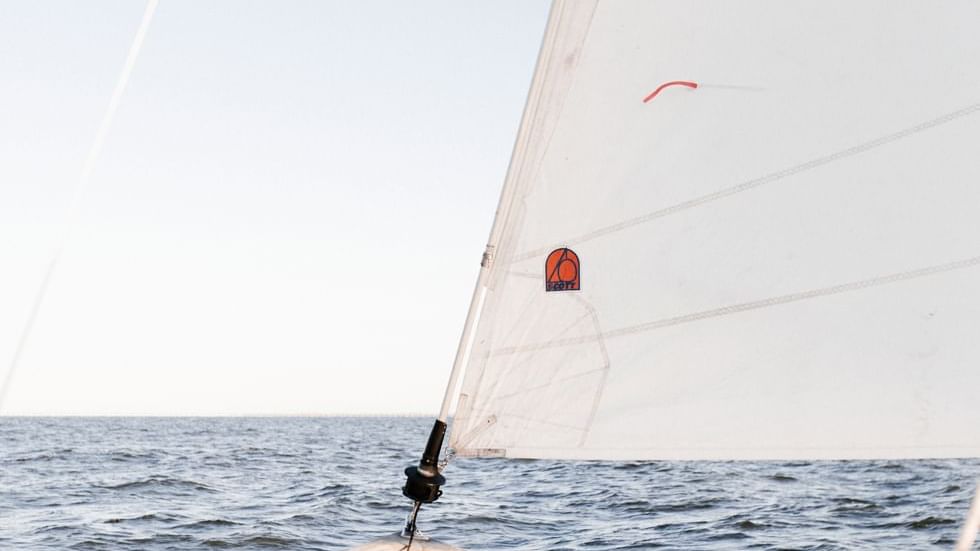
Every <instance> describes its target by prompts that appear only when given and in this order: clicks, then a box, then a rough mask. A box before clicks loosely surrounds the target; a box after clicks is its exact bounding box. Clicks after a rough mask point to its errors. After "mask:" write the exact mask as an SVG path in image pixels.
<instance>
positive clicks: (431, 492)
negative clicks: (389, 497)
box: [402, 421, 446, 503]
mask: <svg viewBox="0 0 980 551" xmlns="http://www.w3.org/2000/svg"><path fill="white" fill-rule="evenodd" d="M445 438H446V423H444V422H442V421H436V422H435V425H433V426H432V432H431V433H429V441H428V442H427V443H426V445H425V452H424V453H422V460H421V461H419V464H418V466H417V467H409V468H407V469H405V477H406V479H405V486H404V487H403V488H402V494H404V495H405V497H407V498H408V499H411V500H412V501H416V502H418V503H432V502H433V501H435V500H437V499H439V496H441V495H442V490H440V489H439V488H440V486H442V485H443V484H445V483H446V477H444V476H442V475H441V474H439V453H440V451H441V450H442V443H443V440H445Z"/></svg>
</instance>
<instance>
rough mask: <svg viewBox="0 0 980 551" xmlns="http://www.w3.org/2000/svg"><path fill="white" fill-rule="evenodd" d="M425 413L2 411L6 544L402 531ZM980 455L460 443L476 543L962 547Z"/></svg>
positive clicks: (60, 545) (455, 534)
mask: <svg viewBox="0 0 980 551" xmlns="http://www.w3.org/2000/svg"><path fill="white" fill-rule="evenodd" d="M430 426H431V421H430V420H429V419H423V418H224V419H196V418H176V419H170V418H0V549H2V550H8V549H25V550H44V549H58V550H62V549H75V550H126V549H133V550H147V551H155V550H164V549H166V550H184V549H236V550H237V549H241V550H251V549H256V550H257V549H289V550H305V549H309V550H334V549H336V550H340V549H346V548H348V547H349V546H351V545H354V544H359V543H364V542H366V541H368V540H370V539H373V538H375V537H380V536H382V535H385V534H388V533H392V532H394V531H396V530H397V528H398V527H399V526H400V525H401V523H402V521H403V520H404V518H405V515H406V514H407V512H408V507H409V503H408V502H407V500H405V499H404V498H403V497H402V496H401V494H400V490H399V488H400V486H401V483H402V469H403V468H404V467H405V466H406V465H407V464H409V463H411V462H413V461H415V460H416V459H417V455H418V454H419V452H420V451H421V447H422V445H423V444H424V441H425V438H426V436H427V434H428V429H429V428H430ZM978 474H980V462H978V461H974V460H969V461H965V460H964V461H902V462H889V461H874V462H870V461H861V462H817V463H806V462H792V463H788V462H755V463H737V462H644V463H603V462H559V461H515V460H497V459H483V460H457V461H455V462H453V463H452V464H451V465H450V467H449V469H448V470H447V472H446V476H447V478H448V479H449V482H448V485H447V486H445V487H444V490H445V495H444V497H443V499H442V500H440V501H439V502H438V503H436V504H434V505H431V506H427V507H425V508H423V510H422V514H421V516H420V526H421V527H422V529H423V530H425V531H426V532H428V533H431V534H433V535H435V536H437V537H438V538H440V539H442V540H446V541H449V542H452V543H454V544H457V545H460V546H462V547H465V548H467V549H472V550H482V549H487V550H491V549H494V550H504V549H527V550H572V549H575V550H592V551H605V550H618V549H622V550H625V549H631V550H635V549H704V550H734V549H772V550H776V549H781V550H789V549H814V550H816V549H820V550H838V549H840V550H844V549H847V550H852V549H903V550H913V549H951V547H952V544H953V542H954V540H955V538H956V535H957V533H958V530H959V526H960V523H961V521H962V519H963V516H964V515H965V512H966V509H967V508H968V506H969V501H970V498H971V495H972V490H973V484H974V480H975V479H976V477H977V475H978Z"/></svg>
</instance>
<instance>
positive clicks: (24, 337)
mask: <svg viewBox="0 0 980 551" xmlns="http://www.w3.org/2000/svg"><path fill="white" fill-rule="evenodd" d="M158 3H159V0H148V1H147V3H146V8H145V9H144V10H143V18H142V19H141V20H140V25H139V28H138V29H137V30H136V36H134V37H133V42H132V44H131V45H130V47H129V53H128V54H127V55H126V61H125V63H123V68H122V71H121V72H120V73H119V78H118V79H117V80H116V86H115V88H113V90H112V96H111V97H110V98H109V105H108V106H107V107H106V110H105V114H103V116H102V122H101V123H100V124H99V128H98V131H97V132H96V134H95V140H94V141H93V142H92V147H91V148H90V149H89V151H88V155H86V157H85V161H84V162H83V163H82V170H81V173H80V174H79V177H78V181H77V182H76V183H75V188H74V191H73V193H72V198H71V203H69V206H68V211H67V215H66V219H65V222H64V224H63V226H62V230H61V235H60V237H59V239H58V241H57V246H56V248H55V250H54V253H53V254H52V257H51V260H50V261H49V262H48V266H47V268H46V269H45V272H44V277H43V278H42V279H41V285H40V286H39V287H38V290H37V293H36V294H35V295H34V301H33V302H32V303H31V309H30V313H29V314H28V316H27V321H26V322H25V323H24V328H23V330H22V331H21V334H20V338H19V339H18V340H17V346H16V348H15V349H14V355H13V357H12V358H11V360H10V366H9V367H8V368H7V373H6V375H4V378H3V381H2V382H0V413H3V407H4V403H5V402H6V399H7V395H8V393H9V392H10V385H11V383H12V382H13V379H14V374H15V373H16V371H17V367H18V366H19V365H20V362H21V359H22V357H23V355H24V350H25V349H26V348H27V343H28V341H30V337H31V333H32V332H33V330H34V325H35V323H36V321H37V317H38V313H39V312H40V311H41V306H42V305H43V304H44V297H45V296H46V295H47V293H48V288H49V287H50V285H51V279H52V276H53V275H54V273H55V269H56V268H57V266H58V263H59V261H60V260H61V256H62V254H63V253H64V251H65V248H66V246H67V243H68V240H69V238H70V237H71V231H72V230H73V229H74V227H75V224H76V222H77V220H78V217H79V212H80V210H81V202H82V196H83V194H84V192H85V188H86V187H88V183H89V180H91V178H92V171H93V170H94V168H95V164H96V162H97V161H98V159H99V155H100V154H101V153H102V146H103V145H104V144H105V140H106V136H107V135H108V134H109V128H110V127H111V126H112V120H113V119H114V118H115V116H116V111H117V110H118V108H119V103H120V101H121V100H122V95H123V92H124V91H125V90H126V85H127V84H128V83H129V77H130V75H131V74H132V73H133V67H134V66H135V65H136V58H137V57H139V53H140V49H141V48H142V46H143V40H144V39H145V38H146V33H147V31H148V30H149V28H150V23H151V22H152V21H153V14H154V13H155V12H156V8H157V4H158Z"/></svg>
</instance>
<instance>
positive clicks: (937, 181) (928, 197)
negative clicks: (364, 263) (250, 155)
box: [450, 0, 980, 459]
mask: <svg viewBox="0 0 980 551" xmlns="http://www.w3.org/2000/svg"><path fill="white" fill-rule="evenodd" d="M977 21H980V3H978V2H976V1H975V0H950V1H945V2H942V3H930V2H893V1H890V0H865V1H860V2H855V1H853V0H847V1H844V0H840V1H828V0H798V1H793V2H783V1H776V0H772V1H761V0H745V1H739V2H731V1H728V0H716V1H704V2H690V1H687V0H676V1H665V0H664V1H646V0H635V1H627V0H617V1H601V2H597V3H596V2H591V3H590V2H586V1H581V0H579V1H567V2H562V1H558V2H557V3H556V4H555V6H554V7H553V10H552V14H551V17H550V20H549V24H548V30H547V32H546V36H545V40H544V45H543V48H542V52H541V56H540V59H539V62H538V67H537V69H536V72H535V76H534V80H533V83H532V87H531V92H530V95H529V99H528V105H527V109H526V112H525V115H524V120H523V122H522V125H521V129H520V132H519V135H518V140H517V144H516V147H515V151H514V157H513V160H512V164H511V168H510V171H509V173H508V177H507V181H506V183H505V186H504V191H503V195H502V198H501V204H500V208H499V210H498V213H497V220H496V222H495V224H494V230H493V232H492V235H491V239H490V245H491V248H490V249H489V252H490V253H491V254H490V256H491V257H492V258H491V259H490V261H489V262H485V264H486V266H485V268H484V271H483V273H482V274H481V280H480V283H479V284H478V288H477V296H478V297H481V298H483V300H474V307H473V308H474V310H475V311H476V313H477V315H475V316H473V319H474V323H473V324H472V331H473V333H472V340H471V342H472V347H471V349H468V352H469V353H468V354H461V357H462V358H464V361H463V362H460V363H461V365H460V367H463V368H465V369H464V370H463V373H464V378H463V383H462V386H461V392H460V395H459V406H458V409H457V412H456V416H455V420H454V426H453V430H452V436H451V444H450V445H451V446H452V447H454V448H455V449H456V451H457V453H458V454H459V455H462V456H506V457H538V458H595V459H762V458H773V459H791V458H914V457H959V456H977V455H980V431H978V430H977V425H978V423H980V399H978V398H977V392H978V389H980V335H978V330H977V327H978V322H980V150H978V144H980V33H978V32H977V30H976V22H977ZM674 81H682V82H681V83H680V84H674V85H670V86H665V87H662V88H661V86H662V85H664V84H667V83H671V82H674ZM695 86H696V88H695ZM658 89H660V90H659V93H657V94H656V95H655V96H654V94H653V92H654V91H656V90H658ZM650 96H654V97H652V98H651V97H650ZM645 99H647V101H644V100H645ZM564 248H567V249H570V251H571V252H572V253H574V255H575V256H576V257H577V262H575V263H568V262H567V261H570V260H571V257H570V256H568V253H567V252H563V251H562V249H564ZM556 250H558V253H556V254H557V256H554V257H552V258H551V261H550V262H549V259H548V257H549V254H550V253H552V251H556ZM546 265H547V268H548V270H547V271H546ZM576 287H577V290H576ZM549 289H550V290H549ZM484 295H485V297H484ZM465 341H466V339H464V342H465ZM464 364H465V365H464Z"/></svg>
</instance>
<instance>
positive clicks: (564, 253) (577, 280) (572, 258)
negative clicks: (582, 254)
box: [544, 248, 582, 291]
mask: <svg viewBox="0 0 980 551" xmlns="http://www.w3.org/2000/svg"><path fill="white" fill-rule="evenodd" d="M544 273H545V286H544V290H545V291H578V290H579V289H580V288H581V285H582V278H581V270H580V266H579V262H578V255H577V254H575V252H574V251H572V250H571V249H567V248H561V249H555V250H553V251H551V254H549V255H548V260H546V261H545V263H544Z"/></svg>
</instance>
